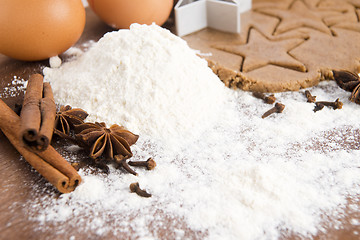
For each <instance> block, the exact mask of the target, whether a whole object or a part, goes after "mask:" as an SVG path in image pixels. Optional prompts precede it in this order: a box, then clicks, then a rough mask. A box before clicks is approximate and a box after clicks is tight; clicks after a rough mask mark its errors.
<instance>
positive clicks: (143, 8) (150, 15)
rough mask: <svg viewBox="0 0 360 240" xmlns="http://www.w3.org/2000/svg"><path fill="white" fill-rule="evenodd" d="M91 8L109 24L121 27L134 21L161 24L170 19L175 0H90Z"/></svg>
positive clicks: (126, 26)
mask: <svg viewBox="0 0 360 240" xmlns="http://www.w3.org/2000/svg"><path fill="white" fill-rule="evenodd" d="M88 3H89V5H90V7H91V9H92V10H93V11H94V12H95V14H96V15H98V16H99V17H100V18H101V19H102V20H103V21H104V22H105V23H107V24H108V25H110V26H112V27H114V28H117V29H120V28H129V26H130V25H131V24H132V23H140V24H148V25H149V24H152V23H153V22H154V23H156V24H157V25H159V26H161V25H162V24H164V23H165V21H166V20H167V19H168V17H169V15H170V13H171V10H172V8H173V3H174V1H173V0H88Z"/></svg>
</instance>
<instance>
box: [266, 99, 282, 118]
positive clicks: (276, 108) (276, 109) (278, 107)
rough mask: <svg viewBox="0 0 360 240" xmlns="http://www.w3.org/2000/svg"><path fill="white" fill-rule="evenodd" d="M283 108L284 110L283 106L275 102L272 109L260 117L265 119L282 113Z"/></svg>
mask: <svg viewBox="0 0 360 240" xmlns="http://www.w3.org/2000/svg"><path fill="white" fill-rule="evenodd" d="M284 108H285V105H284V104H282V103H278V102H277V103H275V106H274V107H273V108H271V109H270V110H268V111H267V112H265V113H264V114H263V115H262V116H261V117H262V118H266V117H268V116H270V115H271V114H273V113H281V112H282V111H284Z"/></svg>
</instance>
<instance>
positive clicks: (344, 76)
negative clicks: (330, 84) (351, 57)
mask: <svg viewBox="0 0 360 240" xmlns="http://www.w3.org/2000/svg"><path fill="white" fill-rule="evenodd" d="M332 72H333V76H334V79H335V81H336V83H337V84H338V85H339V87H340V88H342V89H344V90H345V91H348V92H351V96H350V98H349V100H350V101H352V102H354V103H357V104H360V78H359V76H358V75H357V74H355V73H352V72H350V71H346V70H342V71H335V70H333V71H332Z"/></svg>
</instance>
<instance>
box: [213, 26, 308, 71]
mask: <svg viewBox="0 0 360 240" xmlns="http://www.w3.org/2000/svg"><path fill="white" fill-rule="evenodd" d="M304 41H305V40H304V39H297V38H293V39H284V40H277V41H275V40H270V39H268V38H266V37H265V36H264V35H263V34H261V33H260V32H258V31H257V30H256V29H251V30H250V32H249V37H248V41H247V43H246V44H239V43H232V44H230V43H226V44H215V45H213V46H212V47H214V48H216V49H219V50H223V51H226V52H229V53H232V54H237V55H240V56H242V57H243V58H244V60H243V64H242V67H241V69H240V70H241V71H243V72H249V71H252V70H254V69H257V68H260V67H263V66H266V65H268V64H271V65H277V66H281V67H284V68H289V69H293V70H296V71H301V72H305V71H306V67H305V65H304V64H303V63H301V62H299V61H298V60H296V59H295V58H294V57H292V56H291V55H290V53H289V52H290V51H291V50H292V49H294V48H295V47H297V46H299V45H300V44H301V43H303V42H304Z"/></svg>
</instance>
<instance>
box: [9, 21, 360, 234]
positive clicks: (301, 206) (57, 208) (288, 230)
mask: <svg viewBox="0 0 360 240" xmlns="http://www.w3.org/2000/svg"><path fill="white" fill-rule="evenodd" d="M44 73H45V77H46V79H47V80H48V81H50V82H51V84H52V86H53V89H54V94H55V98H56V101H57V102H60V103H63V104H70V105H72V106H73V107H81V108H83V109H85V110H86V111H88V112H89V113H90V120H98V121H105V122H107V123H108V124H111V123H118V124H124V125H125V126H126V127H128V128H129V129H130V130H131V131H133V132H135V133H138V134H140V138H139V141H138V142H137V143H136V144H135V145H133V146H132V151H133V154H134V156H133V157H132V160H135V161H136V160H145V159H147V158H148V157H153V158H154V159H155V160H156V162H157V167H156V168H155V169H154V170H152V171H147V170H145V169H136V170H137V172H138V173H139V175H138V176H133V175H131V174H126V173H124V172H123V171H121V170H118V169H115V168H113V167H111V166H110V174H109V175H105V174H94V172H93V171H91V169H90V170H89V169H87V170H86V169H85V170H81V171H80V175H81V177H82V179H83V182H82V184H81V185H80V186H79V187H78V188H77V189H76V190H75V191H74V192H72V193H69V194H62V195H61V196H60V197H57V196H56V194H53V195H51V194H49V192H46V190H44V186H43V185H36V184H34V194H33V195H32V196H31V197H32V199H29V202H28V204H27V205H26V206H24V209H26V211H28V212H27V214H28V217H29V218H30V219H33V220H34V221H36V222H37V223H38V224H37V226H39V228H38V229H37V231H42V232H46V231H51V233H53V232H56V233H59V234H61V238H63V239H66V238H67V239H78V234H79V232H81V237H82V238H84V236H86V237H88V238H90V239H94V238H99V239H164V238H165V239H244V240H253V239H264V240H265V239H266V240H267V239H278V238H280V239H286V237H287V236H288V235H287V234H290V235H291V234H292V233H293V234H294V235H296V236H297V237H299V238H302V237H304V238H308V239H311V238H312V236H313V235H314V234H318V233H320V234H321V232H323V231H324V232H326V229H327V228H329V227H330V228H332V229H336V228H338V229H341V228H342V227H343V225H342V222H343V219H342V217H343V216H344V215H345V216H350V217H349V218H348V219H346V221H347V224H352V225H353V227H354V228H353V229H356V227H358V226H359V223H360V216H359V214H358V213H359V212H360V209H359V206H360V205H359V196H360V178H359V175H360V168H359V166H360V151H359V150H358V149H359V147H360V143H359V139H360V132H359V129H360V122H359V117H358V116H359V115H360V106H359V105H357V104H354V103H351V102H350V101H349V100H348V97H349V92H345V91H344V90H342V89H340V88H339V87H338V86H337V85H336V83H335V82H322V83H321V84H319V86H316V87H313V88H311V89H310V91H311V93H312V94H313V95H315V96H317V100H319V101H322V100H328V101H333V100H335V99H336V98H340V100H341V101H342V102H343V103H344V106H343V108H342V109H341V110H333V109H330V108H324V109H323V110H321V111H318V112H316V113H314V111H313V108H314V104H313V103H308V102H307V101H306V97H305V95H304V92H302V91H299V92H285V93H278V94H276V97H277V101H279V102H281V103H283V104H285V110H284V112H283V113H281V114H274V115H271V116H270V117H268V118H265V119H262V118H261V115H262V114H263V113H264V112H265V111H267V110H268V109H269V108H271V107H272V106H271V105H268V104H265V103H263V101H262V100H259V99H256V98H254V97H253V96H252V95H251V93H248V92H243V91H232V90H229V89H225V88H224V86H223V85H222V83H221V82H220V80H219V79H218V78H217V77H216V76H214V74H213V73H212V72H211V70H210V69H209V68H207V64H206V62H205V61H204V60H201V59H200V58H198V57H197V56H196V54H195V53H194V51H193V50H191V49H189V48H188V46H187V45H186V43H185V42H184V41H182V40H181V39H180V38H178V37H176V36H174V35H172V34H171V33H170V32H168V31H167V30H164V29H161V28H160V27H157V26H140V25H133V26H132V27H131V30H120V31H118V32H112V33H109V34H107V35H105V36H104V37H103V38H102V39H101V40H100V41H99V42H98V43H96V44H94V46H93V47H92V48H90V49H89V51H87V52H85V53H84V54H83V55H81V56H80V57H79V58H78V59H76V60H74V61H72V62H68V63H65V64H63V65H62V66H60V68H57V69H49V68H48V69H45V70H44ZM205 130H206V131H205ZM199 135H200V136H199ZM164 141H172V143H173V145H176V146H177V147H178V148H179V150H178V149H177V150H176V151H175V150H174V149H173V148H168V147H166V146H164ZM183 143H191V144H186V145H183ZM76 149H78V148H76V147H74V146H72V145H69V146H65V150H64V149H63V150H62V152H61V154H62V155H63V156H64V157H65V158H66V159H67V160H69V161H76V156H77V154H78V153H77V150H76ZM132 182H139V184H140V186H141V187H142V188H144V189H146V190H147V191H148V192H150V193H151V194H152V197H151V198H146V199H145V198H141V197H139V196H137V195H136V194H133V193H130V191H129V185H130V183H132ZM44 191H45V192H44ZM349 201H350V204H349ZM346 208H347V209H346ZM352 212H355V214H353V215H349V214H351V213H352ZM10 221H11V219H10ZM62 223H66V224H62ZM10 224H11V222H10ZM69 226H74V227H73V228H71V227H70V228H69ZM45 234H46V233H45ZM350 234H352V236H353V238H354V239H356V238H357V237H358V235H359V231H353V232H352V233H350ZM320 238H321V237H320Z"/></svg>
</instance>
